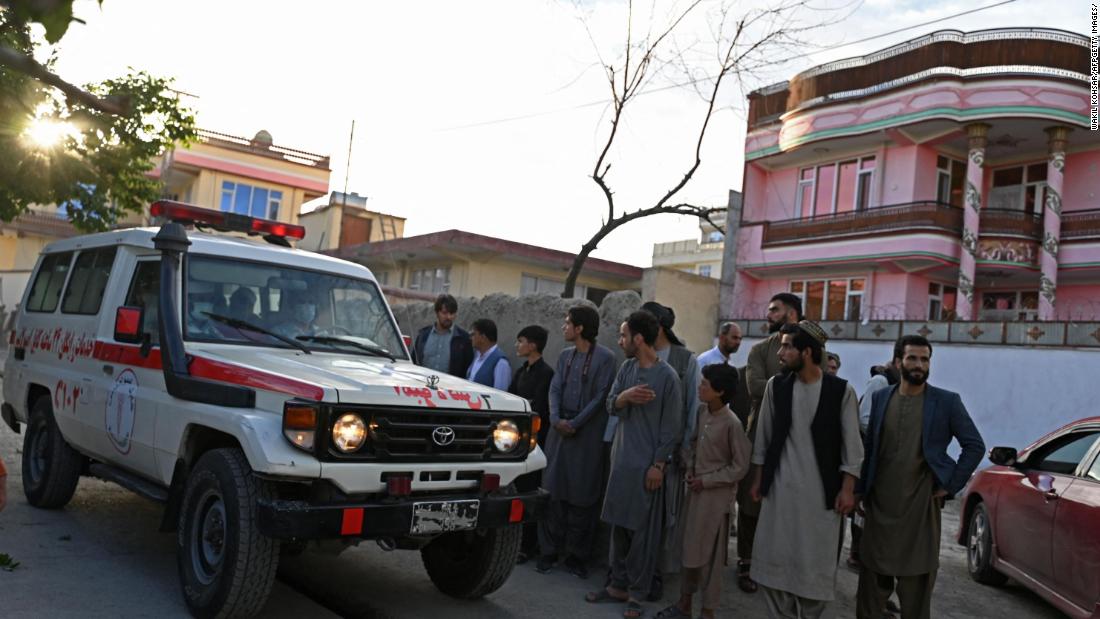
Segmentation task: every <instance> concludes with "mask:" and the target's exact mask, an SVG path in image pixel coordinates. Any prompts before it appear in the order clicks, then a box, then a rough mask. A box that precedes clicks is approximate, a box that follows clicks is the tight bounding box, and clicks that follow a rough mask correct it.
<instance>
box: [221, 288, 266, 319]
mask: <svg viewBox="0 0 1100 619" xmlns="http://www.w3.org/2000/svg"><path fill="white" fill-rule="evenodd" d="M255 307H256V293H255V292H252V289H251V288H248V287H245V286H240V287H238V288H237V289H236V290H234V291H233V294H231V295H229V317H230V318H236V319H237V320H243V321H245V322H249V323H252V324H255V325H259V324H262V321H261V320H260V317H259V316H257V315H256V313H255V311H254V310H255Z"/></svg>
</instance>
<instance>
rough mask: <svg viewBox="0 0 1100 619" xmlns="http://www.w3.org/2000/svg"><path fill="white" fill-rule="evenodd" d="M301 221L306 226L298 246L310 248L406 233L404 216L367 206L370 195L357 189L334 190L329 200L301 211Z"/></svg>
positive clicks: (388, 238) (324, 248)
mask: <svg viewBox="0 0 1100 619" xmlns="http://www.w3.org/2000/svg"><path fill="white" fill-rule="evenodd" d="M308 206H310V205H307V207H308ZM298 223H299V224H301V225H302V226H303V227H304V228H305V229H306V236H305V238H304V239H302V240H301V241H300V242H299V243H298V249H307V250H309V251H331V250H334V249H337V248H339V247H349V246H351V245H359V244H360V243H376V242H379V241H392V240H394V239H399V238H401V237H403V236H405V218H404V217H397V216H394V215H387V214H385V213H378V212H376V211H371V210H369V209H367V198H366V196H361V195H359V194H357V193H355V192H352V193H348V194H345V193H343V192H340V191H334V192H332V193H331V194H330V195H329V198H328V201H327V202H325V203H323V204H319V205H315V207H314V208H313V209H312V210H309V211H307V212H303V213H302V214H300V215H299V216H298Z"/></svg>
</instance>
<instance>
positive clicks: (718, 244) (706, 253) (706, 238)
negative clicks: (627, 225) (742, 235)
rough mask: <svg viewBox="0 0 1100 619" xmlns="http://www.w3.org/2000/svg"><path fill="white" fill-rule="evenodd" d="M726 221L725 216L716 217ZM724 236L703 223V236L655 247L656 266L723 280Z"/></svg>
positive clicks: (655, 245) (700, 233) (701, 230)
mask: <svg viewBox="0 0 1100 619" xmlns="http://www.w3.org/2000/svg"><path fill="white" fill-rule="evenodd" d="M714 220H715V221H724V220H725V213H724V212H723V213H719V214H716V215H715V216H714ZM723 247H724V241H723V236H722V233H721V232H720V231H719V230H718V229H717V228H715V227H714V226H712V225H710V224H709V223H707V222H706V221H705V220H700V222H699V237H698V238H696V239H686V240H683V241H672V242H669V243H654V244H653V266H655V267H664V268H666V269H676V270H677V271H683V272H685V273H694V274H696V275H702V276H703V277H713V278H714V279H719V278H721V277H722V250H723Z"/></svg>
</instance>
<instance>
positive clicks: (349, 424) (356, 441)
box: [332, 413, 367, 453]
mask: <svg viewBox="0 0 1100 619" xmlns="http://www.w3.org/2000/svg"><path fill="white" fill-rule="evenodd" d="M366 438H367V425H366V424H365V423H363V419H362V418H361V417H360V416H359V415H354V414H352V413H347V414H345V415H341V416H340V418H339V419H337V420H336V423H334V424H333V425H332V443H333V444H334V445H336V448H337V449H339V450H340V451H342V452H344V453H351V452H353V451H355V450H356V449H359V448H360V447H361V446H362V445H363V441H364V440H366Z"/></svg>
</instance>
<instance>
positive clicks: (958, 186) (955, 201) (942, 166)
mask: <svg viewBox="0 0 1100 619" xmlns="http://www.w3.org/2000/svg"><path fill="white" fill-rule="evenodd" d="M965 184H966V164H965V163H963V162H962V161H959V160H958V159H951V158H950V157H944V156H943V155H939V156H937V157H936V202H939V203H941V204H950V205H951V206H957V207H959V208H962V206H963V197H964V190H963V186H964V185H965Z"/></svg>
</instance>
